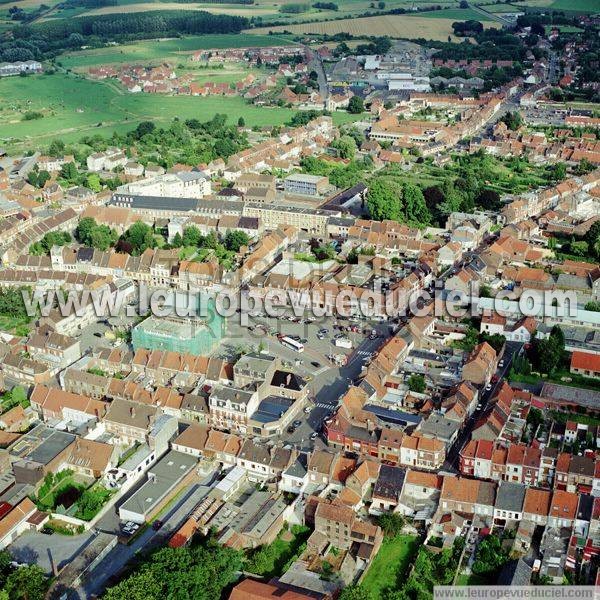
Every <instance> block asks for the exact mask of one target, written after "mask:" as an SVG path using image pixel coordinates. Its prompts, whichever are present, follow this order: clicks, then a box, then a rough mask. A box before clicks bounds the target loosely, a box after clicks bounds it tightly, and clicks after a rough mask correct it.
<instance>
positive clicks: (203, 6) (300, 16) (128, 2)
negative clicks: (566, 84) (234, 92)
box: [22, 0, 458, 23]
mask: <svg viewBox="0 0 600 600" xmlns="http://www.w3.org/2000/svg"><path fill="white" fill-rule="evenodd" d="M22 1H23V2H29V1H31V0H22ZM51 2H52V0H49V4H50V3H51ZM290 3H292V0H254V2H253V4H252V5H251V6H249V5H243V4H235V3H233V2H231V3H223V4H220V3H212V2H202V0H197V1H195V0H192V1H190V2H186V3H185V4H183V5H182V4H181V3H178V2H177V0H117V2H115V4H114V5H111V6H102V7H99V8H88V7H76V8H60V7H57V8H56V9H55V10H53V11H52V12H50V13H49V14H48V15H47V16H45V17H44V19H43V20H44V21H46V20H53V19H61V18H71V17H78V16H82V15H86V16H87V15H98V14H110V13H121V14H123V13H133V12H135V13H139V12H148V11H157V10H178V9H179V10H204V11H207V12H210V13H213V14H224V15H239V16H243V17H255V18H256V17H258V18H263V19H266V20H268V21H272V20H274V19H277V21H278V22H281V23H297V22H299V21H303V20H307V19H308V20H316V19H321V20H323V19H332V18H333V19H335V18H342V17H353V16H360V15H362V14H364V13H365V12H367V11H369V12H374V11H377V10H378V9H374V8H372V6H371V0H344V2H339V3H337V4H338V10H336V11H333V10H327V9H318V8H314V7H312V6H311V4H312V3H306V10H303V11H302V12H300V13H285V12H281V7H282V5H285V4H290ZM433 5H437V6H440V5H442V6H448V7H449V8H454V7H458V0H438V1H433V0H387V1H386V3H385V10H389V9H392V8H407V9H409V8H412V7H413V6H433ZM379 10H381V9H379Z"/></svg>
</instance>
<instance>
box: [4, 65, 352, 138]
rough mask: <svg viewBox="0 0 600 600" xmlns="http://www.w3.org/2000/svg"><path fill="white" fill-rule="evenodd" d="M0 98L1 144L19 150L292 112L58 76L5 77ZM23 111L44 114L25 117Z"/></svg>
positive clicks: (344, 118) (279, 119) (261, 121)
mask: <svg viewBox="0 0 600 600" xmlns="http://www.w3.org/2000/svg"><path fill="white" fill-rule="evenodd" d="M0 97H1V98H2V99H3V103H2V105H1V107H0V140H1V141H0V143H1V144H2V145H12V146H18V147H20V148H25V147H26V148H40V147H41V148H43V147H45V146H46V145H47V144H49V143H50V141H52V139H54V138H61V139H62V140H64V141H66V142H74V141H77V140H79V139H80V138H81V137H83V136H85V135H93V134H101V135H111V134H112V132H113V131H118V132H124V131H128V130H130V129H133V128H134V127H135V126H136V125H137V124H138V123H139V122H140V121H145V120H152V121H154V122H155V123H157V124H163V123H168V122H169V121H171V120H172V119H173V118H174V117H178V118H180V119H190V118H196V119H200V120H201V121H208V120H209V119H211V118H212V117H213V116H214V115H215V114H216V113H222V114H226V115H228V117H229V120H230V121H231V122H234V121H237V119H238V117H244V119H245V121H246V124H247V125H250V126H253V125H257V126H264V125H277V124H282V123H284V122H285V121H287V120H288V119H289V118H290V117H291V116H292V115H293V114H294V112H295V111H294V110H292V109H288V108H265V107H256V106H253V105H250V104H247V103H246V101H245V100H244V99H243V98H240V97H231V98H230V97H220V96H212V97H211V96H209V97H206V98H201V97H193V96H164V95H158V94H143V93H140V94H130V93H128V92H126V91H125V90H123V88H121V87H120V86H119V85H118V84H117V83H115V82H112V81H103V82H97V81H91V80H88V79H85V78H84V77H78V76H73V75H63V74H54V75H35V76H29V77H4V78H2V80H0ZM27 112H37V113H41V114H42V115H43V116H42V118H39V119H33V120H24V115H25V114H26V113H27ZM356 118H357V117H356V115H350V114H348V113H346V112H338V113H334V120H335V121H336V122H338V123H342V122H348V121H351V120H354V119H356Z"/></svg>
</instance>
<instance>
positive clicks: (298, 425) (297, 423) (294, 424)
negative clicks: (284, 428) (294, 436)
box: [292, 419, 302, 427]
mask: <svg viewBox="0 0 600 600" xmlns="http://www.w3.org/2000/svg"><path fill="white" fill-rule="evenodd" d="M292 425H293V426H294V427H300V425H302V421H300V419H296V420H295V421H294V422H293V423H292Z"/></svg>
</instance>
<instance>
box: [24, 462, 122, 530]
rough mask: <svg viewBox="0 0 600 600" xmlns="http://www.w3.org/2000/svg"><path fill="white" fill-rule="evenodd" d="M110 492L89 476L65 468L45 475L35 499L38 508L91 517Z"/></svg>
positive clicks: (86, 519)
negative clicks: (91, 481) (92, 480)
mask: <svg viewBox="0 0 600 600" xmlns="http://www.w3.org/2000/svg"><path fill="white" fill-rule="evenodd" d="M112 494H113V492H111V491H110V490H107V489H106V488H105V487H103V486H102V485H100V484H97V483H92V485H90V479H89V478H87V477H83V476H80V475H77V474H76V473H74V472H73V471H72V470H71V469H65V470H64V471H59V472H58V473H56V474H54V473H52V472H50V473H48V474H47V475H46V477H45V478H44V482H43V484H42V485H41V487H40V489H39V491H38V494H37V497H35V498H34V501H35V503H36V505H37V507H38V508H39V510H42V511H47V512H58V513H62V514H65V515H69V516H72V517H75V518H78V519H82V520H84V521H90V520H91V519H93V518H94V517H95V516H96V514H98V512H99V511H100V510H101V508H102V507H103V506H104V504H106V502H108V500H109V499H110V497H111V496H112Z"/></svg>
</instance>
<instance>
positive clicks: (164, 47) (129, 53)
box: [58, 34, 292, 69]
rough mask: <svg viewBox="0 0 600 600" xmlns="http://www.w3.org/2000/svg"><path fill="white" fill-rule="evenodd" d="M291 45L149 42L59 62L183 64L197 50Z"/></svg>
mask: <svg viewBox="0 0 600 600" xmlns="http://www.w3.org/2000/svg"><path fill="white" fill-rule="evenodd" d="M290 43H292V42H291V40H290V39H289V38H287V37H285V36H272V35H245V34H239V35H235V34H231V35H229V34H226V35H196V36H189V37H184V38H176V39H169V40H162V41H161V40H147V41H143V42H136V43H134V44H124V45H119V46H112V47H107V48H97V49H94V50H81V51H79V52H70V53H68V54H64V55H62V56H60V57H59V58H58V62H59V63H60V64H61V65H62V66H63V67H65V68H66V69H76V68H81V67H92V66H96V65H107V64H114V63H128V62H143V63H145V64H147V63H148V62H152V61H159V60H169V59H170V60H171V61H175V60H181V59H183V58H185V55H187V54H191V53H193V52H194V51H196V50H206V49H209V48H244V47H246V46H261V47H262V46H282V45H286V44H290Z"/></svg>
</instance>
